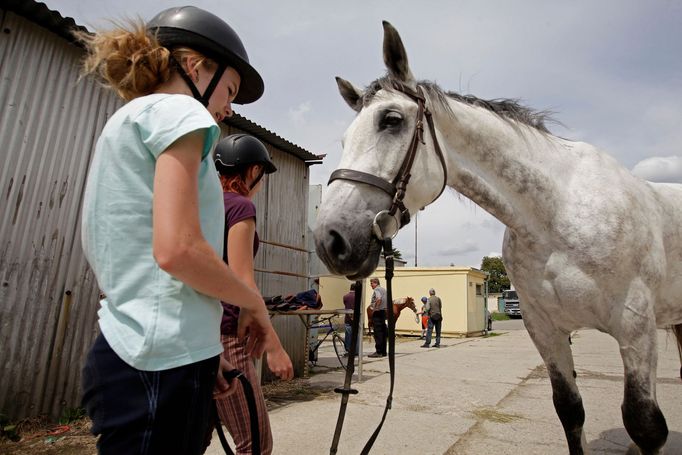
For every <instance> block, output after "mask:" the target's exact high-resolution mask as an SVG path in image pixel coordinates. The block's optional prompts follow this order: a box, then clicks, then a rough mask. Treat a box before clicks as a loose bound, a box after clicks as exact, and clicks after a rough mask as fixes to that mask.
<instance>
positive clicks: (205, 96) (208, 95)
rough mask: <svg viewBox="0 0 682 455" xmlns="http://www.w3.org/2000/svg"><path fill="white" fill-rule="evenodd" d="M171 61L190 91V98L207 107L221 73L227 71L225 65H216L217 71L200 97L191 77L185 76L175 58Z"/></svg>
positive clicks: (185, 73) (183, 70)
mask: <svg viewBox="0 0 682 455" xmlns="http://www.w3.org/2000/svg"><path fill="white" fill-rule="evenodd" d="M171 59H172V60H173V62H174V63H175V67H176V68H177V70H178V73H179V74H180V76H181V77H182V78H183V79H184V80H185V83H186V84H187V86H188V87H189V89H190V90H191V91H192V96H193V97H194V98H195V99H196V100H198V101H199V102H200V103H201V104H203V105H204V107H208V101H209V100H210V99H211V95H213V91H214V90H215V88H216V86H217V85H218V81H220V78H221V77H223V73H224V72H225V70H226V69H227V64H225V63H219V64H218V69H216V71H215V74H214V75H213V79H211V82H210V83H209V84H208V87H206V91H205V92H204V94H203V95H202V94H201V93H199V89H198V88H197V86H196V85H194V81H193V80H192V78H191V77H189V74H187V72H186V71H185V69H184V68H183V67H182V65H180V63H178V61H177V60H175V58H173V57H172V56H171Z"/></svg>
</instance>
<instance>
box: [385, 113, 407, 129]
mask: <svg viewBox="0 0 682 455" xmlns="http://www.w3.org/2000/svg"><path fill="white" fill-rule="evenodd" d="M402 122H403V116H402V114H401V113H400V112H396V111H388V112H386V114H385V115H384V116H383V117H382V118H381V122H380V123H379V128H380V129H382V130H385V129H386V128H395V127H397V126H399V125H400V124H401V123H402Z"/></svg>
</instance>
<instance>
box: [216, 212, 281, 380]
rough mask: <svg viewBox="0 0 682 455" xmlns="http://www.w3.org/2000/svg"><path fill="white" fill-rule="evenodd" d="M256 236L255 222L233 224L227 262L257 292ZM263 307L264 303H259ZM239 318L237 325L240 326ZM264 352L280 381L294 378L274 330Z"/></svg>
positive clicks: (230, 231) (250, 220) (253, 220)
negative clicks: (255, 266) (255, 273)
mask: <svg viewBox="0 0 682 455" xmlns="http://www.w3.org/2000/svg"><path fill="white" fill-rule="evenodd" d="M255 236H256V220H255V219H253V218H247V219H245V220H242V221H239V222H237V223H236V224H234V225H233V226H232V227H231V228H230V229H229V232H228V236H227V239H226V242H227V260H228V262H229V263H230V267H231V268H232V269H233V270H234V273H235V275H237V277H238V278H240V279H241V280H242V281H243V282H244V283H246V284H247V285H248V286H249V287H251V288H252V289H255V290H257V289H258V286H257V285H256V279H255V276H254V270H253V269H254V263H253V241H254V238H255ZM261 305H263V307H265V303H264V302H262V301H261ZM242 322H243V321H242V318H241V316H240V318H239V324H240V325H241V324H242ZM265 352H266V353H267V354H268V367H269V368H270V371H272V372H273V373H274V374H275V375H276V376H278V377H280V378H281V379H286V380H288V379H291V378H292V377H293V376H294V368H293V365H292V364H291V359H289V355H288V354H287V353H286V351H285V350H284V348H283V347H282V343H281V342H280V340H279V337H278V336H277V333H275V330H274V328H273V329H272V332H271V333H270V334H269V336H268V338H267V341H266V343H265Z"/></svg>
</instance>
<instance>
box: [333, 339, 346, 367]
mask: <svg viewBox="0 0 682 455" xmlns="http://www.w3.org/2000/svg"><path fill="white" fill-rule="evenodd" d="M332 343H333V344H334V352H336V358H337V359H339V363H340V364H341V366H342V367H343V369H344V370H345V369H346V362H345V360H346V359H347V357H344V354H346V344H345V343H344V342H343V338H341V335H339V334H338V333H336V332H334V335H332Z"/></svg>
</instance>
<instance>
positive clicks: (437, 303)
mask: <svg viewBox="0 0 682 455" xmlns="http://www.w3.org/2000/svg"><path fill="white" fill-rule="evenodd" d="M424 311H426V314H427V315H428V316H429V323H428V326H427V328H426V340H424V344H422V345H421V347H422V348H428V347H430V346H431V336H432V335H433V329H434V328H435V329H436V343H435V344H434V345H433V347H434V348H439V347H440V328H441V325H442V323H443V303H442V302H441V300H440V297H438V296H437V295H436V290H435V289H433V288H431V289H429V298H428V300H427V302H426V305H425V309H424Z"/></svg>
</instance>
